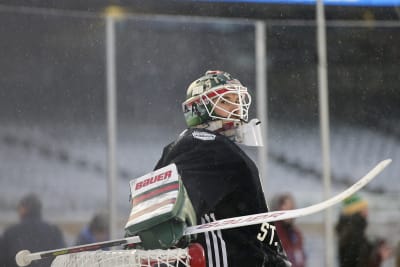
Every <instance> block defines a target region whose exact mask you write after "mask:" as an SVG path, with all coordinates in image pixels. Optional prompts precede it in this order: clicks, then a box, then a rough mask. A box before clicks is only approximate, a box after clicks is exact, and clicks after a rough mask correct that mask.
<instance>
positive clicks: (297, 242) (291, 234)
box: [271, 193, 306, 267]
mask: <svg viewBox="0 0 400 267" xmlns="http://www.w3.org/2000/svg"><path fill="white" fill-rule="evenodd" d="M271 208H272V210H291V209H295V208H296V205H295V201H294V198H293V196H292V195H291V194H290V193H282V194H278V195H276V196H275V197H274V198H273V199H272V201H271ZM275 227H276V231H277V233H278V235H279V238H280V239H281V242H282V246H283V248H284V249H285V251H286V254H287V256H288V259H289V261H290V262H291V263H292V267H305V266H306V254H305V250H304V245H303V234H302V232H301V230H300V229H299V228H298V227H297V226H296V224H295V223H294V219H287V220H283V221H277V222H275Z"/></svg>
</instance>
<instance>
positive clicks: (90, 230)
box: [75, 213, 109, 245]
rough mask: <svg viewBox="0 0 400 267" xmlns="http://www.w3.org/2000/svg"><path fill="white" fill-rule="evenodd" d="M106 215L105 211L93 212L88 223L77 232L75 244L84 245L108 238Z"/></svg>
mask: <svg viewBox="0 0 400 267" xmlns="http://www.w3.org/2000/svg"><path fill="white" fill-rule="evenodd" d="M108 226H109V223H108V216H107V214H105V213H98V214H95V215H94V216H93V217H92V219H91V221H90V223H89V224H88V225H87V226H85V227H84V228H83V229H82V230H81V231H80V233H79V235H78V237H77V239H76V242H75V244H76V245H84V244H89V243H95V242H103V241H107V240H108V239H109V234H108V233H109V227H108Z"/></svg>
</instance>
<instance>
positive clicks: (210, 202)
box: [155, 129, 290, 267]
mask: <svg viewBox="0 0 400 267" xmlns="http://www.w3.org/2000/svg"><path fill="white" fill-rule="evenodd" d="M170 163H175V164H176V166H177V168H178V172H179V174H180V175H181V177H182V181H183V184H184V185H185V187H186V190H187V192H188V195H189V197H190V200H191V201H192V204H193V207H194V209H195V211H196V215H197V220H198V221H197V223H198V224H203V223H207V222H212V221H215V220H220V219H224V218H231V217H237V216H243V215H249V214H255V213H261V212H267V211H268V208H267V205H266V201H265V197H264V192H263V190H262V187H261V183H260V179H259V175H258V170H257V167H256V166H255V164H254V162H253V161H252V160H251V159H250V158H249V157H248V156H247V155H246V154H245V153H244V152H243V151H242V150H241V149H240V147H239V146H237V145H236V144H235V143H233V142H232V141H231V140H229V139H228V138H227V137H225V136H223V135H220V134H217V133H214V132H211V131H208V130H205V129H187V130H185V131H184V132H183V133H182V134H181V135H180V136H179V138H178V139H177V140H176V141H175V142H173V143H171V144H169V145H168V146H166V147H165V148H164V151H163V154H162V157H161V159H160V160H159V162H158V163H157V165H156V167H155V169H158V168H161V167H164V166H166V165H168V164H170ZM196 242H199V243H201V244H202V245H203V247H204V249H205V252H206V257H207V262H208V265H207V266H209V267H210V266H221V267H227V266H230V267H234V266H238V267H243V266H250V267H259V266H263V267H267V266H274V267H280V266H290V263H289V262H288V261H287V258H286V255H285V253H284V252H283V249H282V246H281V243H280V240H279V237H278V236H277V233H276V231H275V227H274V225H273V224H272V223H264V224H260V225H252V226H245V227H239V228H233V229H227V230H218V231H213V232H206V233H202V234H198V236H197V240H196Z"/></svg>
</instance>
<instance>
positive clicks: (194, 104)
mask: <svg viewBox="0 0 400 267" xmlns="http://www.w3.org/2000/svg"><path fill="white" fill-rule="evenodd" d="M224 85H227V86H240V87H243V88H245V87H244V86H243V85H242V84H241V83H240V81H239V80H237V79H234V78H232V76H231V75H230V74H229V73H227V72H224V71H219V70H209V71H207V72H206V73H205V75H204V76H202V77H200V78H198V79H197V80H195V81H194V82H192V83H191V84H190V85H189V87H188V89H187V92H186V100H185V101H184V102H183V103H182V110H183V114H184V117H185V120H186V124H187V125H188V126H189V127H193V126H197V125H200V124H203V123H206V122H209V121H213V120H217V119H220V118H216V115H215V114H214V113H213V112H212V113H211V114H210V112H209V111H210V110H214V109H213V105H212V103H210V101H208V100H206V99H205V98H203V97H202V95H203V96H204V94H205V93H207V92H211V91H213V90H214V89H217V88H221V87H223V86H224Z"/></svg>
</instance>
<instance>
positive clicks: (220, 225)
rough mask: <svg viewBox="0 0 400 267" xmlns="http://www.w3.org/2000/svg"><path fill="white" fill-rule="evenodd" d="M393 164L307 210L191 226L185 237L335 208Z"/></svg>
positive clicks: (381, 165)
mask: <svg viewBox="0 0 400 267" xmlns="http://www.w3.org/2000/svg"><path fill="white" fill-rule="evenodd" d="M391 162H392V160H391V159H386V160H383V161H381V162H379V163H378V164H377V165H376V166H375V167H374V168H373V169H372V170H370V171H369V172H368V173H367V174H366V175H365V176H364V177H362V178H361V179H360V180H358V181H357V182H356V183H355V184H353V185H352V186H350V187H349V188H347V189H346V190H345V191H343V192H341V193H339V194H337V195H335V196H333V197H332V198H329V199H327V200H325V201H323V202H320V203H318V204H315V205H312V206H308V207H305V208H300V209H294V210H282V211H272V212H265V213H258V214H253V215H246V216H240V217H234V218H228V219H222V220H217V221H214V222H209V223H205V224H201V225H195V226H190V227H188V228H186V230H185V231H184V235H189V234H197V233H203V232H208V231H215V230H222V229H229V228H235V227H241V226H246V225H253V224H259V223H266V222H274V221H281V220H286V219H292V218H298V217H302V216H306V215H310V214H313V213H316V212H319V211H321V210H324V209H326V208H329V207H330V206H333V205H335V204H337V203H339V202H341V201H342V200H344V199H345V198H347V197H349V196H351V195H353V194H354V193H355V192H357V191H358V190H360V189H361V188H362V187H364V186H365V185H366V184H368V183H369V182H370V181H371V180H372V179H374V178H375V177H376V176H377V175H378V174H379V173H380V172H382V171H383V169H385V168H386V167H387V165H389V164H390V163H391Z"/></svg>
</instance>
